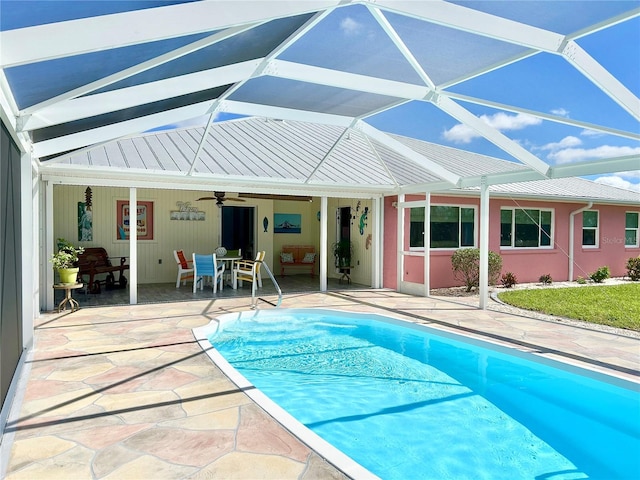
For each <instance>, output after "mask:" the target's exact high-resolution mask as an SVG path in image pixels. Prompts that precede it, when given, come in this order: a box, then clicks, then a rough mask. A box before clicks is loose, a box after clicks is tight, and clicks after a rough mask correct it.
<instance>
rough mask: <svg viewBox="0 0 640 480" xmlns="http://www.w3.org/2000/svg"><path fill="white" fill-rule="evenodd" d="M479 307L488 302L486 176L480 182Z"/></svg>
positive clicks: (484, 305) (487, 200)
mask: <svg viewBox="0 0 640 480" xmlns="http://www.w3.org/2000/svg"><path fill="white" fill-rule="evenodd" d="M479 282H480V308H481V309H483V310H486V308H487V303H488V302H489V187H488V186H487V178H486V177H482V180H481V183H480V280H479Z"/></svg>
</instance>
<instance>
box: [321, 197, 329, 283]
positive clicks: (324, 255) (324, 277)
mask: <svg viewBox="0 0 640 480" xmlns="http://www.w3.org/2000/svg"><path fill="white" fill-rule="evenodd" d="M327 210H328V201H327V197H326V196H324V197H320V272H319V273H320V291H321V292H326V291H327V262H328V261H329V260H328V251H329V250H328V247H327V235H328V234H327V218H329V217H328V216H327Z"/></svg>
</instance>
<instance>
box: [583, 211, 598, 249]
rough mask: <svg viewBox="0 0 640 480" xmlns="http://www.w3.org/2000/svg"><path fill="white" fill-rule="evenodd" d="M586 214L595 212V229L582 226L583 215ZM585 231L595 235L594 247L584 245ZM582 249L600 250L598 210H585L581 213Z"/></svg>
mask: <svg viewBox="0 0 640 480" xmlns="http://www.w3.org/2000/svg"><path fill="white" fill-rule="evenodd" d="M587 212H595V213H596V215H597V218H596V226H595V227H585V226H584V214H585V213H587ZM585 230H594V231H595V233H596V243H595V245H585V243H584V231H585ZM582 248H600V210H585V211H584V212H582Z"/></svg>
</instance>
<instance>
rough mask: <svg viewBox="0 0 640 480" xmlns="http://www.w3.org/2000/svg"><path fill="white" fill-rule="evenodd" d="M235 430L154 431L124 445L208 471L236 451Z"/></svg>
mask: <svg viewBox="0 0 640 480" xmlns="http://www.w3.org/2000/svg"><path fill="white" fill-rule="evenodd" d="M234 444H235V432H234V431H233V430H207V431H192V430H182V429H175V428H161V427H157V428H150V429H147V430H144V431H142V432H140V433H137V434H136V435H133V436H132V437H130V438H128V439H127V440H125V441H124V442H123V445H124V446H126V447H128V448H131V449H133V450H138V451H140V452H144V453H147V454H150V455H154V456H156V457H158V458H161V459H162V460H166V461H169V462H171V463H175V464H182V465H191V466H198V467H204V466H205V465H207V464H208V463H210V462H212V461H214V460H215V459H216V458H219V457H221V456H222V455H224V454H226V453H228V452H231V451H233V449H234V446H235V445H234Z"/></svg>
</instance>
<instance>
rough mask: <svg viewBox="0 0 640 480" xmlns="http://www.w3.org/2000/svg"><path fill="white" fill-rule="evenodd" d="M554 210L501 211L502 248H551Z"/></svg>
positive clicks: (515, 209)
mask: <svg viewBox="0 0 640 480" xmlns="http://www.w3.org/2000/svg"><path fill="white" fill-rule="evenodd" d="M552 213H553V212H552V210H542V209H522V208H503V209H502V210H500V246H501V247H514V248H527V247H528V248H551V245H552V241H551V240H552V237H553V232H552V229H551V226H552Z"/></svg>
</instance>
